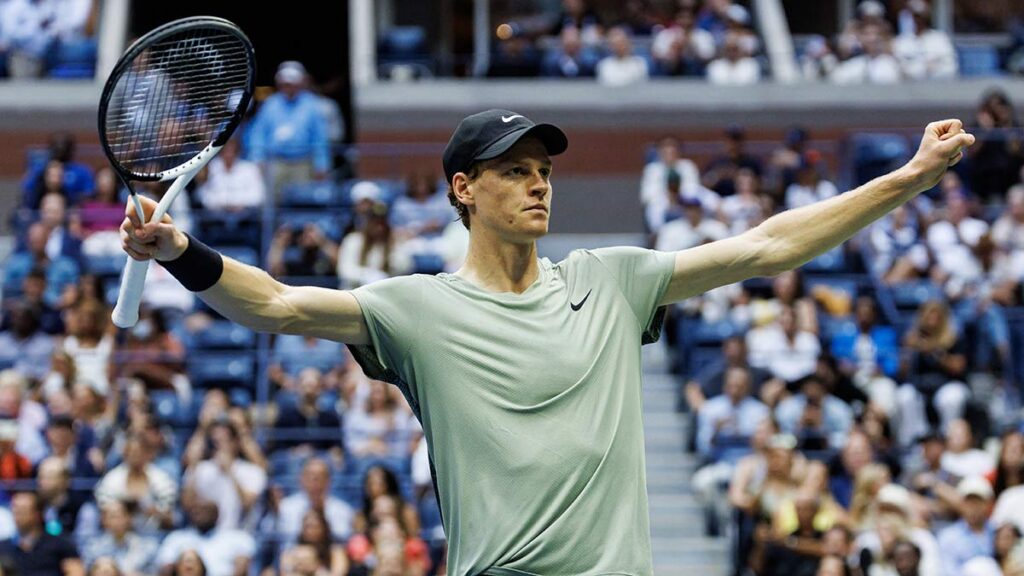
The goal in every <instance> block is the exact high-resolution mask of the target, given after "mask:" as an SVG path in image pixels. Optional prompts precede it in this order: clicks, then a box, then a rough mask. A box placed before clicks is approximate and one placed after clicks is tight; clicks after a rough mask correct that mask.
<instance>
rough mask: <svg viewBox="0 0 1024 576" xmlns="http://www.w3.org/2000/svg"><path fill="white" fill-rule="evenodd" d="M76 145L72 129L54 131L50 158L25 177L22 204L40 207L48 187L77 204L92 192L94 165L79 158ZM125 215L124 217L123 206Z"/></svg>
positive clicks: (34, 167)
mask: <svg viewBox="0 0 1024 576" xmlns="http://www.w3.org/2000/svg"><path fill="white" fill-rule="evenodd" d="M75 145H76V142H75V136H74V135H73V134H71V133H70V132H54V133H53V134H51V135H50V141H49V145H48V152H49V160H48V161H47V162H45V163H41V164H37V165H35V166H33V168H32V169H31V170H29V172H28V174H26V175H25V178H24V179H23V180H22V183H21V191H22V199H21V206H22V208H28V209H30V210H37V209H39V201H40V200H41V199H42V197H43V194H42V193H41V192H42V191H44V190H50V191H61V192H62V193H63V194H64V195H65V196H66V199H67V203H68V204H69V205H71V206H77V205H78V203H79V202H81V201H82V199H83V198H86V197H88V196H90V195H91V194H92V192H93V186H94V182H93V173H92V169H91V168H89V167H88V166H86V165H85V164H82V163H81V162H77V161H75ZM58 168H59V169H58ZM47 172H49V174H47ZM121 218H122V219H123V218H124V207H123V206H122V207H121ZM119 223H120V221H119Z"/></svg>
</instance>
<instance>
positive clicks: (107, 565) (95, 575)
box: [87, 556, 124, 576]
mask: <svg viewBox="0 0 1024 576" xmlns="http://www.w3.org/2000/svg"><path fill="white" fill-rule="evenodd" d="M87 574H88V575H89V576H124V573H123V572H122V571H121V569H120V568H118V566H117V561H116V560H114V559H113V558H110V557H109V556H103V557H100V558H97V559H96V560H95V561H94V562H93V563H92V564H91V565H89V572H87Z"/></svg>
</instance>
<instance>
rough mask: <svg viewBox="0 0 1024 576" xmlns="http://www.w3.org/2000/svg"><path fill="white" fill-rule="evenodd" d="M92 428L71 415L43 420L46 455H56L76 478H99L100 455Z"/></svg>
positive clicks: (100, 470)
mask: <svg viewBox="0 0 1024 576" xmlns="http://www.w3.org/2000/svg"><path fill="white" fill-rule="evenodd" d="M95 441H96V436H95V434H94V433H93V431H92V430H91V429H90V428H89V427H88V426H87V425H84V424H82V423H81V422H78V421H75V420H74V419H73V417H72V416H71V415H70V414H63V415H54V416H52V417H51V418H50V421H49V422H47V423H46V443H47V445H48V447H49V451H48V454H47V456H49V457H55V458H58V459H59V460H60V461H61V462H62V463H63V464H64V466H65V467H66V468H67V470H68V473H69V474H70V475H72V476H74V477H75V478H90V479H93V478H99V476H100V474H101V473H102V472H103V470H104V461H103V454H102V453H101V452H100V450H99V448H97V447H96V445H95Z"/></svg>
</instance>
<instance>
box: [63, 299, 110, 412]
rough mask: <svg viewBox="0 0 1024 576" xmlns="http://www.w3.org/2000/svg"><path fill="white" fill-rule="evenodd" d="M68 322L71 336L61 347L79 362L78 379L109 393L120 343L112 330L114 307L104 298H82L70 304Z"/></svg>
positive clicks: (77, 364)
mask: <svg viewBox="0 0 1024 576" xmlns="http://www.w3.org/2000/svg"><path fill="white" fill-rule="evenodd" d="M65 322H66V323H67V336H65V337H64V339H63V340H62V341H61V343H60V348H61V350H63V351H64V352H66V353H67V354H68V356H70V357H71V358H72V360H74V362H75V379H76V382H82V383H85V384H87V385H89V386H92V387H93V388H95V389H96V391H97V392H99V393H100V394H101V395H104V396H105V395H107V394H108V393H109V391H110V373H111V370H112V369H113V355H114V350H115V348H116V346H117V344H116V342H115V340H114V336H113V334H112V333H111V330H112V325H111V322H110V310H109V309H108V308H107V307H106V305H105V304H104V303H102V302H99V301H95V300H82V301H80V302H78V303H76V304H74V305H73V306H71V307H70V308H68V310H67V313H66V314H65Z"/></svg>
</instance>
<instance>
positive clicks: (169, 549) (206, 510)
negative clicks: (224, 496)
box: [156, 499, 256, 576]
mask: <svg viewBox="0 0 1024 576" xmlns="http://www.w3.org/2000/svg"><path fill="white" fill-rule="evenodd" d="M185 511H186V513H187V514H188V519H189V524H188V525H187V526H185V527H184V528H179V529H177V530H174V531H173V532H171V533H169V534H168V535H167V536H166V537H165V538H164V540H163V543H161V545H160V549H159V550H158V551H157V553H156V564H157V566H158V567H159V569H160V574H161V575H168V574H177V573H180V572H179V571H180V569H181V568H182V564H183V561H184V562H186V563H188V564H191V565H192V566H196V561H197V560H198V561H199V562H198V563H199V564H200V565H201V566H203V568H204V569H203V570H201V571H198V572H192V573H198V574H209V576H246V575H247V574H248V573H249V563H250V561H251V559H252V556H253V554H255V552H256V542H255V541H254V540H253V538H252V536H250V535H248V534H246V533H245V532H243V531H241V530H234V529H229V528H220V527H218V521H217V503H216V502H210V501H207V500H202V499H195V502H194V503H192V504H191V505H190V506H188V507H187V508H186V510H185ZM190 552H194V553H195V554H196V555H197V556H198V558H196V557H189V558H188V559H187V560H186V559H185V555H186V554H189V553H190ZM195 569H196V568H195V567H193V568H191V570H195Z"/></svg>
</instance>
